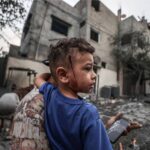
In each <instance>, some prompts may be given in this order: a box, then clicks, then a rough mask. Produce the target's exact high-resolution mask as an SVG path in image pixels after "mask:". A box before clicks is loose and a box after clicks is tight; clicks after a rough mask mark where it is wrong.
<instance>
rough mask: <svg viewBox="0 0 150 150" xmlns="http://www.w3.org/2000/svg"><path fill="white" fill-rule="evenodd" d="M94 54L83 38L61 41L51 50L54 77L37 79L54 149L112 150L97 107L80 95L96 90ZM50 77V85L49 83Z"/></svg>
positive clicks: (48, 131)
mask: <svg viewBox="0 0 150 150" xmlns="http://www.w3.org/2000/svg"><path fill="white" fill-rule="evenodd" d="M94 51H95V50H94V48H93V47H92V46H91V45H90V44H89V43H88V42H86V41H85V40H84V39H80V38H79V39H78V38H71V39H63V40H60V41H59V42H58V43H57V44H56V45H55V46H51V47H50V54H49V61H50V64H49V66H50V70H51V77H50V75H49V74H42V75H40V76H39V77H37V78H36V79H35V84H36V85H37V87H40V88H39V90H40V92H41V93H42V94H43V95H44V103H45V118H44V119H45V130H46V134H47V137H48V140H49V142H50V145H51V148H52V150H92V149H93V150H112V146H111V144H110V141H109V139H108V136H107V133H106V131H105V128H104V125H103V123H102V121H101V119H100V118H99V114H98V111H97V109H96V107H95V106H93V105H92V104H90V103H87V102H85V101H84V100H83V99H82V98H81V97H79V96H78V93H79V92H83V93H89V92H92V90H93V88H94V84H95V79H96V74H95V73H94V71H93V65H94V61H93V53H94ZM49 78H50V82H51V83H49V82H46V81H47V80H48V79H49ZM52 83H53V84H52ZM55 84H56V85H57V87H56V86H55Z"/></svg>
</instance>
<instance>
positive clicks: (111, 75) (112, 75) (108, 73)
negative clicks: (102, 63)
mask: <svg viewBox="0 0 150 150" xmlns="http://www.w3.org/2000/svg"><path fill="white" fill-rule="evenodd" d="M98 74H99V77H100V81H99V86H100V88H101V87H103V86H117V85H118V82H117V73H116V71H112V70H108V69H103V68H102V69H101V70H100V72H99V73H98Z"/></svg>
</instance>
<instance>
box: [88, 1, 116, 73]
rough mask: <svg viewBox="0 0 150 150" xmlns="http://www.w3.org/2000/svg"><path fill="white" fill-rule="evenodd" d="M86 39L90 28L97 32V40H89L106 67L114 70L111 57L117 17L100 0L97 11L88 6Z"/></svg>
mask: <svg viewBox="0 0 150 150" xmlns="http://www.w3.org/2000/svg"><path fill="white" fill-rule="evenodd" d="M88 28H89V30H88V32H89V33H88V36H89V37H88V39H89V40H90V28H92V29H93V30H95V31H96V32H97V33H99V41H98V42H95V41H93V40H90V43H91V44H92V45H93V46H94V47H95V48H96V54H97V55H98V56H99V57H100V58H101V60H102V61H104V62H106V63H107V66H106V68H107V69H110V70H114V71H115V70H116V63H115V59H114V58H113V57H112V53H111V52H112V50H113V45H112V41H113V38H114V37H115V35H116V34H117V32H118V18H117V16H116V15H115V14H113V13H112V12H111V11H110V10H109V9H108V8H107V7H106V6H105V5H104V4H103V3H101V2H100V10H99V11H98V12H97V11H95V9H94V8H93V7H90V10H89V13H88Z"/></svg>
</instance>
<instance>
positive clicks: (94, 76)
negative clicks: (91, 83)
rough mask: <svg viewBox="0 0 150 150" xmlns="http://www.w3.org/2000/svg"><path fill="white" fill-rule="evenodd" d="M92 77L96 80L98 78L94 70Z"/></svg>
mask: <svg viewBox="0 0 150 150" xmlns="http://www.w3.org/2000/svg"><path fill="white" fill-rule="evenodd" d="M92 79H93V80H95V79H96V73H95V72H94V71H93V73H92Z"/></svg>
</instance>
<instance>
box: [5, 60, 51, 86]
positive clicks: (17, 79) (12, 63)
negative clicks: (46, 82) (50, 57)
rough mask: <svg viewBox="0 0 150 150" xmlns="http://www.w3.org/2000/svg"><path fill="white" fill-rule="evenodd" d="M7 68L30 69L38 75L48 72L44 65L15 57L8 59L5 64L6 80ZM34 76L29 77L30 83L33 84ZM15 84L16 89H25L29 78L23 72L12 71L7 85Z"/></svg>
mask: <svg viewBox="0 0 150 150" xmlns="http://www.w3.org/2000/svg"><path fill="white" fill-rule="evenodd" d="M9 67H22V68H30V69H33V70H35V71H36V72H37V73H38V74H41V73H44V72H49V68H48V67H47V66H45V65H44V64H42V63H40V62H37V61H32V60H28V59H19V58H15V57H9V58H8V63H7V70H6V79H7V77H8V69H9ZM33 79H34V76H33V75H32V77H31V82H32V83H33ZM12 83H15V84H16V85H17V86H18V87H25V86H28V85H29V77H28V76H27V72H24V71H13V72H12V75H11V77H10V79H9V80H8V85H11V84H12Z"/></svg>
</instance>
